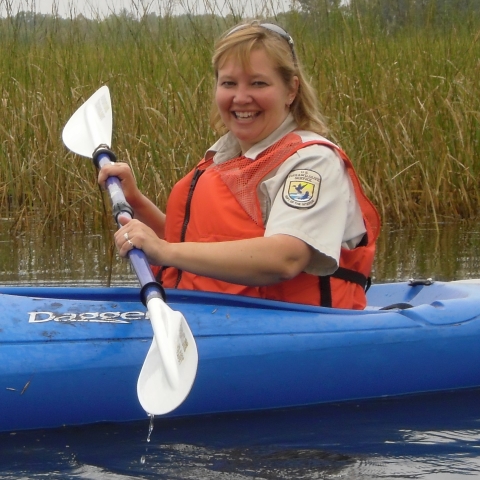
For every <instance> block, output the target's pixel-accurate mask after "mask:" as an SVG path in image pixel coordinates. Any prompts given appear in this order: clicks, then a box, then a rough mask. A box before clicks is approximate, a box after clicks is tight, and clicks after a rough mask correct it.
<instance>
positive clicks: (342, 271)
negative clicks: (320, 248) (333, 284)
mask: <svg viewBox="0 0 480 480" xmlns="http://www.w3.org/2000/svg"><path fill="white" fill-rule="evenodd" d="M330 276H331V277H334V278H339V279H340V280H345V281H346V282H352V283H356V284H357V285H360V286H361V287H362V288H363V289H364V290H365V289H366V287H367V285H368V278H367V277H366V276H365V275H364V274H363V273H360V272H356V271H355V270H349V269H348V268H343V267H338V268H337V270H336V271H335V273H332V275H330Z"/></svg>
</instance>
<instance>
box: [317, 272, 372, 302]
mask: <svg viewBox="0 0 480 480" xmlns="http://www.w3.org/2000/svg"><path fill="white" fill-rule="evenodd" d="M332 277H333V278H338V279H340V280H344V281H346V282H351V283H356V284H357V285H360V286H361V287H362V288H363V289H364V290H365V291H367V290H368V289H369V288H370V285H371V284H372V280H371V278H370V277H368V278H367V277H366V276H365V275H363V274H362V273H360V272H356V271H355V270H349V269H348V268H343V267H339V268H337V270H336V271H335V272H334V273H332V274H331V275H325V276H322V277H318V278H319V281H320V305H321V306H322V307H330V308H331V307H332V286H331V283H330V278H332Z"/></svg>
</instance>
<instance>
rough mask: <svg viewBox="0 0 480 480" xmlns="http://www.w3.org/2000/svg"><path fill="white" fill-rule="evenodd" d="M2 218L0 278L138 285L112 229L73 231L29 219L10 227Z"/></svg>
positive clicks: (32, 282) (18, 281)
mask: <svg viewBox="0 0 480 480" xmlns="http://www.w3.org/2000/svg"><path fill="white" fill-rule="evenodd" d="M10 227H11V222H10V221H9V220H5V219H2V220H0V284H3V285H7V284H8V285H10V284H24V285H39V284H48V285H54V284H55V285H76V284H89V285H101V286H108V285H110V284H111V285H115V284H116V285H119V284H121V285H137V280H136V277H135V274H134V273H133V271H132V270H131V267H130V265H129V263H128V261H125V260H122V259H120V258H119V257H118V256H117V255H116V253H115V251H114V248H113V240H112V238H113V231H108V230H106V231H102V230H99V229H96V230H95V229H93V228H88V227H87V228H86V230H85V231H72V230H71V229H69V228H68V226H65V225H62V224H59V225H55V226H53V227H51V228H44V227H43V226H41V225H36V224H31V225H30V226H29V227H28V228H26V229H24V230H22V232H20V233H18V232H12V231H11V230H10Z"/></svg>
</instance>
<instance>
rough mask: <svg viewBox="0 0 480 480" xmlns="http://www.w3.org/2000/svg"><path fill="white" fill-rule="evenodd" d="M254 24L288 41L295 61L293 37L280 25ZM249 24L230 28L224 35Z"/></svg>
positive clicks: (228, 34)
mask: <svg viewBox="0 0 480 480" xmlns="http://www.w3.org/2000/svg"><path fill="white" fill-rule="evenodd" d="M254 25H255V26H259V27H262V28H265V29H267V30H269V31H270V32H273V33H276V34H277V35H280V36H281V37H282V38H283V39H284V40H285V41H286V42H287V43H288V46H289V47H290V51H291V52H292V57H293V61H294V62H295V63H296V62H297V56H296V55H295V49H294V44H293V38H292V37H291V36H290V35H289V34H288V33H287V32H286V31H285V30H284V29H283V28H282V27H279V26H278V25H275V24H274V23H257V24H254ZM250 26H251V25H250V24H246V25H239V26H238V27H234V28H233V29H232V30H230V31H229V32H228V33H227V35H225V36H226V37H228V36H230V35H231V34H232V33H235V32H238V31H239V30H243V29H244V28H246V27H250Z"/></svg>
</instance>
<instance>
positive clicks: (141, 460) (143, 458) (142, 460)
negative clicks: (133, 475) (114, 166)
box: [140, 455, 145, 465]
mask: <svg viewBox="0 0 480 480" xmlns="http://www.w3.org/2000/svg"><path fill="white" fill-rule="evenodd" d="M140 463H141V464H142V465H143V464H144V463H145V455H142V457H141V458H140Z"/></svg>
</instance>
